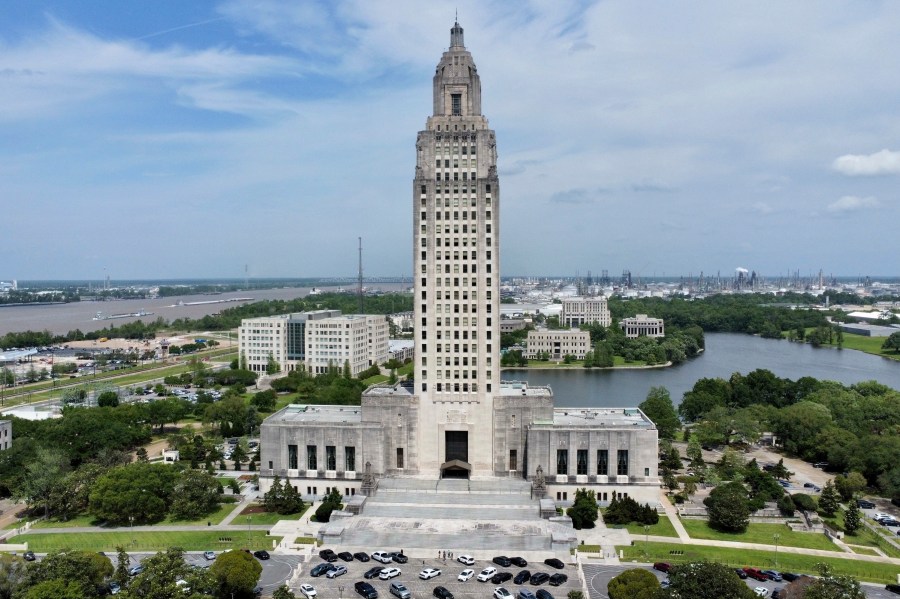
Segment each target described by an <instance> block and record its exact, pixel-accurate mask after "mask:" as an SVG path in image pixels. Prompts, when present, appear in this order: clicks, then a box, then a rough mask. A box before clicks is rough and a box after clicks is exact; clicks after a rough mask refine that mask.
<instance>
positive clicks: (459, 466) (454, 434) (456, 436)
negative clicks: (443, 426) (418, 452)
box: [441, 431, 472, 478]
mask: <svg viewBox="0 0 900 599" xmlns="http://www.w3.org/2000/svg"><path fill="white" fill-rule="evenodd" d="M444 443H445V445H444V455H445V456H446V460H447V461H446V462H444V463H443V464H441V478H469V473H470V472H471V471H472V466H471V465H470V464H469V432H468V431H444Z"/></svg>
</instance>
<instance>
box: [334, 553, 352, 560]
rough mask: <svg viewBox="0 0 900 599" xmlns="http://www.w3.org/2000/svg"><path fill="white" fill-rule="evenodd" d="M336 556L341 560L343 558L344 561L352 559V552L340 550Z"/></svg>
mask: <svg viewBox="0 0 900 599" xmlns="http://www.w3.org/2000/svg"><path fill="white" fill-rule="evenodd" d="M338 557H339V558H341V559H342V560H344V561H345V562H352V561H353V554H352V553H350V552H349V551H341V552H340V553H338Z"/></svg>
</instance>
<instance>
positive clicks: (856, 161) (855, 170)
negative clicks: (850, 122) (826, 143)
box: [831, 148, 900, 177]
mask: <svg viewBox="0 0 900 599" xmlns="http://www.w3.org/2000/svg"><path fill="white" fill-rule="evenodd" d="M831 168H833V169H834V170H836V171H838V172H839V173H843V174H845V175H849V176H851V177H866V176H871V175H897V174H900V152H892V151H890V150H888V149H887V148H885V149H884V150H881V151H880V152H875V153H874V154H844V155H843V156H840V157H839V158H837V159H836V160H835V161H834V162H833V163H832V165H831Z"/></svg>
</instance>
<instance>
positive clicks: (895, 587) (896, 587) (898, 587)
mask: <svg viewBox="0 0 900 599" xmlns="http://www.w3.org/2000/svg"><path fill="white" fill-rule="evenodd" d="M884 590H885V591H890V592H891V593H895V594H897V595H900V584H889V585H887V586H885V587H884Z"/></svg>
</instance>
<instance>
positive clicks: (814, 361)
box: [503, 333, 900, 407]
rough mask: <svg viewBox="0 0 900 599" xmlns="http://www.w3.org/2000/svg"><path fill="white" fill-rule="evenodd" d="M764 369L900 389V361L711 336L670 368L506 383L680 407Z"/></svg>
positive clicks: (584, 399)
mask: <svg viewBox="0 0 900 599" xmlns="http://www.w3.org/2000/svg"><path fill="white" fill-rule="evenodd" d="M758 368H764V369H766V370H770V371H772V372H773V373H774V374H775V375H776V376H779V377H781V378H789V379H792V380H797V379H799V378H801V377H804V376H811V377H813V378H817V379H825V380H833V381H838V382H840V383H843V384H847V385H849V384H852V383H858V382H860V381H869V380H876V381H878V382H879V383H882V384H884V385H887V386H889V387H892V388H894V389H900V362H895V361H892V360H887V359H885V358H881V357H879V356H873V355H871V354H865V353H862V352H859V351H852V350H848V349H844V350H837V349H832V348H815V347H812V346H811V345H809V344H805V343H791V342H789V341H779V340H777V339H762V338H760V337H754V336H752V335H741V334H733V333H707V334H706V351H705V352H704V353H703V354H702V355H700V356H699V357H697V358H694V359H692V360H688V361H687V362H685V363H683V364H679V365H678V366H672V367H670V368H654V369H634V370H631V369H620V370H591V369H586V368H576V369H571V370H557V369H548V370H539V369H527V368H526V369H504V371H503V379H504V380H525V381H528V382H529V383H530V384H532V385H549V386H550V387H551V388H552V389H553V394H554V396H555V402H556V405H557V406H572V407H616V406H618V407H632V406H637V405H638V404H639V403H641V402H642V401H644V399H646V397H647V392H648V391H649V390H650V388H651V387H657V386H662V387H665V388H667V389H668V390H669V393H670V394H671V395H672V401H673V402H674V403H675V404H676V405H677V404H679V403H681V398H682V396H683V395H684V392H685V391H689V390H690V389H691V388H692V387H693V386H694V383H695V382H696V381H697V380H699V379H702V378H715V377H719V378H724V379H727V378H729V377H730V376H731V375H732V373H734V372H740V373H742V374H745V375H746V374H747V373H749V372H751V371H753V370H756V369H758Z"/></svg>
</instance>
